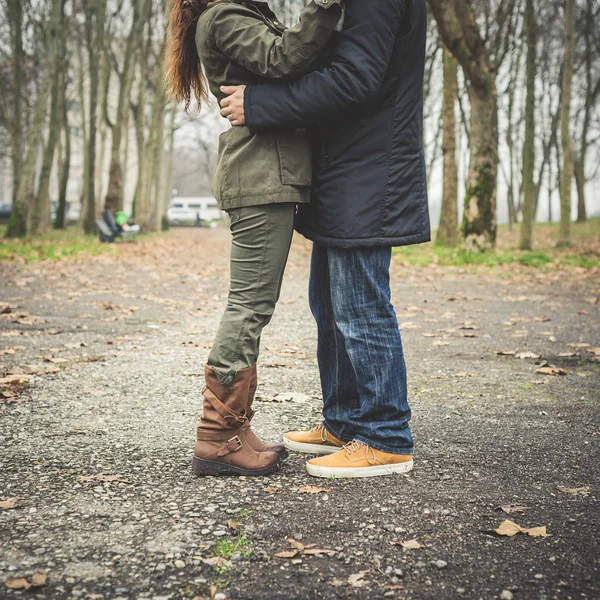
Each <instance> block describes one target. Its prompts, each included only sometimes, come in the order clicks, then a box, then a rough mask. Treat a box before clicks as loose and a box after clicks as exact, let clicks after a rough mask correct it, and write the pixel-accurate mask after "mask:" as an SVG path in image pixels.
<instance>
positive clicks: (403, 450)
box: [354, 435, 415, 454]
mask: <svg viewBox="0 0 600 600" xmlns="http://www.w3.org/2000/svg"><path fill="white" fill-rule="evenodd" d="M354 439H355V440H357V441H359V442H363V443H364V444H367V446H369V447H371V448H374V449H375V450H381V451H382V452H388V453H389V454H414V452H415V449H414V447H410V448H392V447H391V446H386V445H385V444H380V443H379V442H373V441H372V440H369V439H367V438H366V437H364V436H362V435H356V436H354Z"/></svg>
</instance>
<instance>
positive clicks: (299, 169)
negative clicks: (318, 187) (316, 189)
mask: <svg viewBox="0 0 600 600" xmlns="http://www.w3.org/2000/svg"><path fill="white" fill-rule="evenodd" d="M275 142H276V144H277V153H278V154H279V164H280V168H281V183H282V184H283V185H297V186H309V185H310V184H311V183H312V157H311V151H310V142H309V140H308V134H307V133H306V131H305V130H304V129H295V130H294V131H284V132H277V133H276V134H275Z"/></svg>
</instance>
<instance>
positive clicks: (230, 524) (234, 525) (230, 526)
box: [227, 519, 240, 531]
mask: <svg viewBox="0 0 600 600" xmlns="http://www.w3.org/2000/svg"><path fill="white" fill-rule="evenodd" d="M239 526H240V524H239V523H238V522H237V521H233V520H232V519H229V521H227V528H228V529H232V530H233V531H235V530H236V529H237V528H238V527H239Z"/></svg>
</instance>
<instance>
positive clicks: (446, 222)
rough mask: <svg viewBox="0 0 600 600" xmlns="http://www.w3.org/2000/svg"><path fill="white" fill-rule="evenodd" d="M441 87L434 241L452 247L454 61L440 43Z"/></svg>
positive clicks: (455, 238)
mask: <svg viewBox="0 0 600 600" xmlns="http://www.w3.org/2000/svg"><path fill="white" fill-rule="evenodd" d="M443 60H444V90H443V100H442V129H443V142H442V154H443V157H444V175H443V194H442V211H441V215H440V226H439V229H438V233H437V238H436V244H437V245H439V246H446V247H450V248H452V247H454V246H456V244H457V242H458V205H457V200H458V168H457V164H456V115H455V107H456V93H457V87H458V85H457V71H458V68H457V63H456V59H455V58H454V56H452V54H451V53H450V52H448V49H447V48H445V47H444V56H443Z"/></svg>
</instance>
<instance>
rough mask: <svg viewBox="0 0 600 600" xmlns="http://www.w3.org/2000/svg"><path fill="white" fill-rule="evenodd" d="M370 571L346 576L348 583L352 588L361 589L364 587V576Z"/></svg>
mask: <svg viewBox="0 0 600 600" xmlns="http://www.w3.org/2000/svg"><path fill="white" fill-rule="evenodd" d="M369 570H370V569H366V570H364V571H359V572H358V573H353V574H352V575H349V576H348V583H349V584H350V585H351V586H353V587H362V586H363V585H365V583H366V582H365V581H363V579H364V577H365V575H366V574H367V573H368V572H369Z"/></svg>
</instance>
